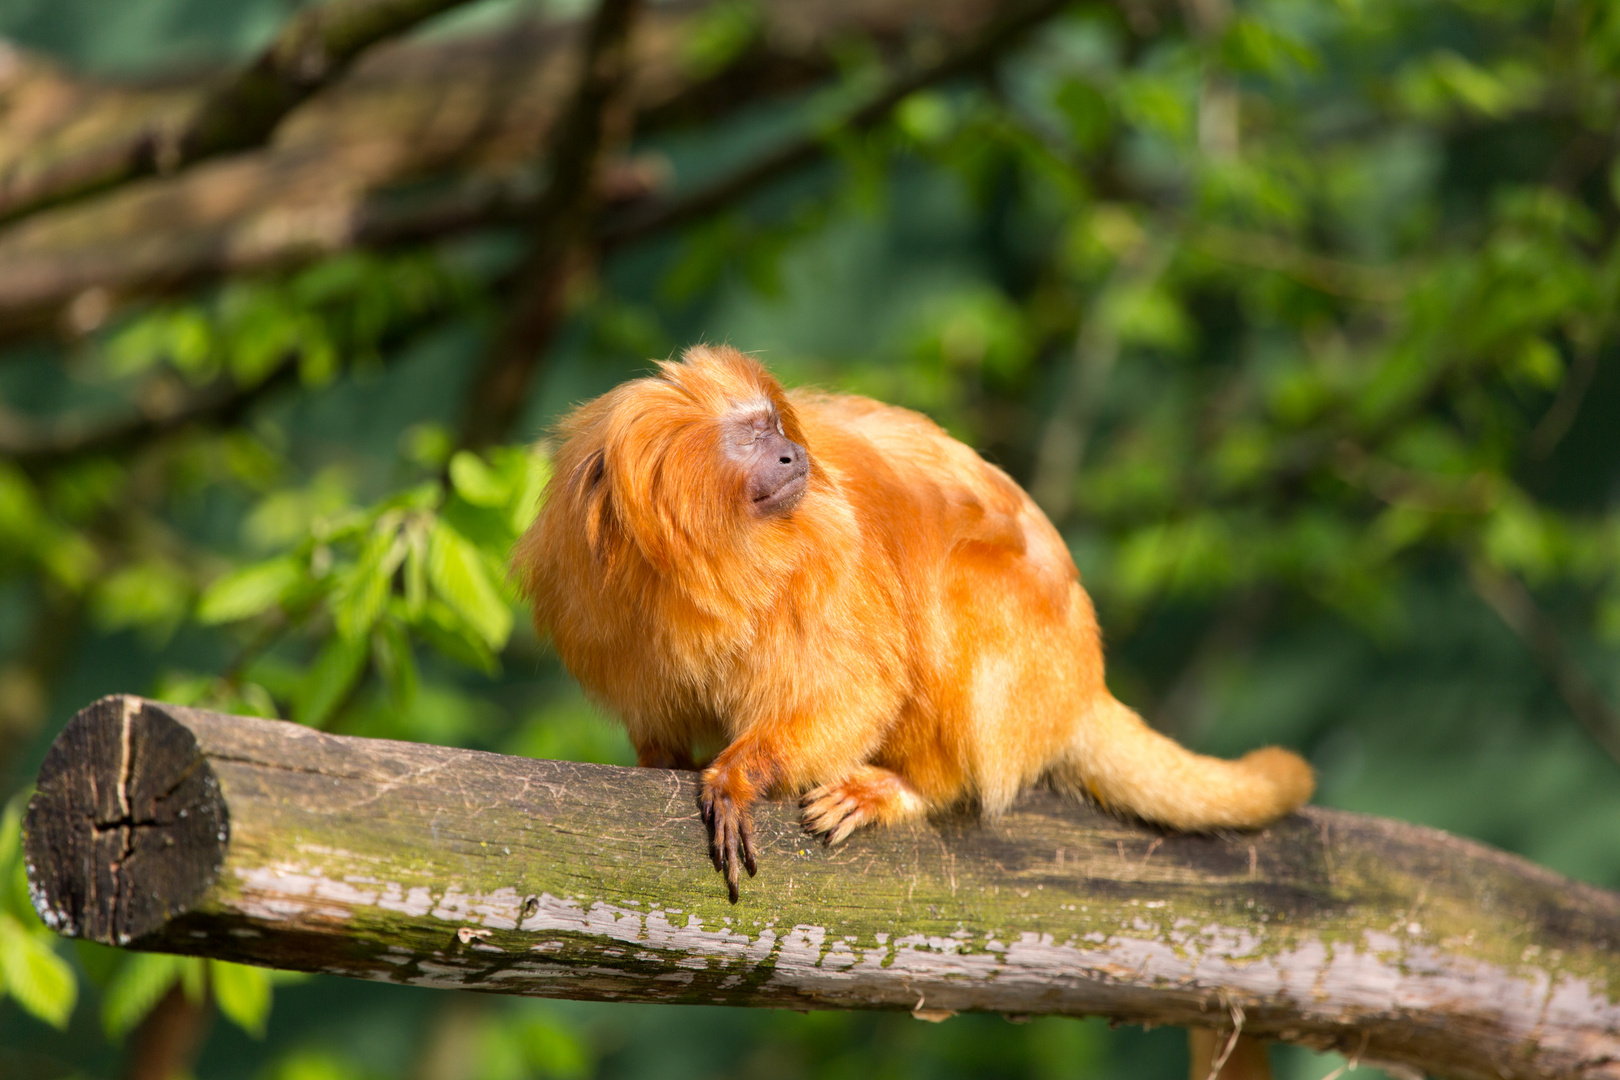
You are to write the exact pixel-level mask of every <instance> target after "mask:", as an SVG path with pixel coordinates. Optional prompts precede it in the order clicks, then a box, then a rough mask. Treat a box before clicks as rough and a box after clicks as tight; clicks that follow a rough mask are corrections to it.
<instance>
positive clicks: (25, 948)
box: [0, 913, 79, 1028]
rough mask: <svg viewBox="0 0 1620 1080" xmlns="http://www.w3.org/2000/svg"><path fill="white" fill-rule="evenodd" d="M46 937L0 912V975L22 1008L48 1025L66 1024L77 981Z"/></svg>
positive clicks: (75, 992)
mask: <svg viewBox="0 0 1620 1080" xmlns="http://www.w3.org/2000/svg"><path fill="white" fill-rule="evenodd" d="M50 940H51V938H50V936H49V935H47V934H37V935H36V934H32V933H29V931H28V929H27V928H26V927H25V926H23V924H22V923H21V922H19V921H18V920H17V919H16V918H14V917H13V916H11V915H8V914H3V913H0V979H3V980H4V982H5V988H6V990H7V991H9V992H10V994H11V996H12V997H14V998H16V999H17V1004H18V1005H21V1006H22V1007H23V1011H25V1012H27V1013H29V1014H31V1015H33V1016H35V1017H37V1018H38V1019H40V1020H43V1021H45V1022H46V1023H47V1024H50V1025H51V1026H52V1027H56V1028H66V1027H67V1022H68V1018H69V1017H70V1016H72V1015H73V1006H74V1005H75V1004H76V1003H77V1002H78V1000H79V984H78V982H77V981H76V980H75V979H74V977H73V969H72V968H71V967H69V966H68V962H67V961H66V960H63V959H62V958H61V957H60V956H57V955H56V953H54V952H52V951H51V948H50V945H48V944H47V942H48V941H50Z"/></svg>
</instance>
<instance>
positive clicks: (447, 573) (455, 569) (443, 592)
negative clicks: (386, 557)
mask: <svg viewBox="0 0 1620 1080" xmlns="http://www.w3.org/2000/svg"><path fill="white" fill-rule="evenodd" d="M427 572H428V581H429V582H430V583H431V584H432V585H433V591H434V592H435V593H437V594H438V596H439V597H440V598H441V599H443V600H444V602H445V603H446V604H448V605H449V606H450V608H451V609H452V610H454V611H455V613H456V614H457V615H459V616H460V617H461V618H462V620H463V621H465V622H466V623H467V625H468V626H470V627H472V629H473V631H474V632H475V633H477V634H478V636H479V637H480V638H481V639H482V640H483V643H484V644H486V645H487V646H489V648H490V649H492V650H499V649H501V648H502V647H503V646H505V644H506V639H507V637H508V635H510V634H511V632H512V609H511V608H510V607H508V606H507V604H506V601H505V600H504V599H502V598H501V594H500V593H499V592H498V591H497V590H496V588H495V585H494V583H492V582H491V581H490V578H489V571H488V570H487V569H486V567H485V565H484V559H483V556H482V555H480V554H479V551H478V549H477V548H476V547H474V546H473V545H472V544H471V543H469V542H468V541H467V539H466V538H465V537H463V536H462V535H461V534H460V533H458V532H456V531H455V530H454V529H452V528H451V527H450V526H449V525H446V524H445V523H444V522H443V521H438V522H435V523H434V525H433V532H432V533H431V535H430V536H429V538H428V561H427Z"/></svg>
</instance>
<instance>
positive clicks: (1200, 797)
mask: <svg viewBox="0 0 1620 1080" xmlns="http://www.w3.org/2000/svg"><path fill="white" fill-rule="evenodd" d="M1052 774H1053V779H1054V780H1056V781H1057V783H1058V784H1059V786H1063V787H1069V788H1073V789H1077V790H1080V791H1084V792H1086V793H1088V794H1090V795H1091V797H1092V798H1094V799H1096V800H1097V802H1099V803H1101V804H1102V805H1103V807H1104V808H1106V809H1108V810H1111V811H1113V812H1114V813H1118V814H1128V815H1131V816H1134V817H1139V818H1142V819H1143V820H1146V821H1153V822H1157V823H1159V824H1161V825H1168V826H1170V827H1171V828H1175V829H1183V830H1187V831H1198V830H1201V829H1220V828H1252V827H1255V826H1260V825H1266V824H1269V823H1270V822H1272V821H1275V820H1276V819H1277V818H1280V817H1282V816H1283V815H1284V814H1286V813H1288V812H1290V811H1292V810H1296V809H1298V808H1299V807H1300V806H1302V805H1304V804H1305V803H1306V802H1307V801H1308V800H1309V799H1310V797H1311V792H1312V790H1314V789H1315V787H1316V778H1315V776H1314V775H1313V774H1312V773H1311V767H1310V766H1309V765H1307V764H1305V761H1304V759H1302V758H1301V757H1300V756H1299V755H1298V754H1295V753H1292V752H1290V751H1288V750H1284V749H1282V748H1280V747H1276V746H1268V747H1266V748H1264V749H1262V750H1251V751H1250V752H1249V753H1247V754H1245V755H1243V756H1242V757H1241V758H1239V759H1238V760H1236V761H1225V760H1223V759H1221V758H1213V757H1207V756H1206V755H1204V754H1195V753H1193V752H1192V751H1191V750H1188V749H1187V748H1186V747H1184V746H1182V745H1181V744H1180V743H1178V742H1176V741H1175V740H1174V739H1171V738H1169V737H1168V736H1165V735H1161V734H1159V733H1158V732H1157V731H1154V730H1153V729H1152V728H1150V727H1148V726H1147V724H1145V723H1144V722H1143V721H1142V718H1141V717H1140V716H1138V715H1136V713H1134V712H1132V711H1131V710H1130V709H1128V708H1126V707H1125V706H1124V705H1121V704H1120V703H1119V702H1117V701H1115V700H1114V699H1113V698H1112V697H1105V698H1103V699H1102V700H1101V701H1099V702H1098V704H1097V706H1096V707H1095V708H1094V709H1092V711H1091V713H1090V715H1088V716H1087V717H1086V719H1085V720H1084V721H1083V722H1082V723H1081V724H1080V725H1079V726H1078V728H1077V730H1076V731H1075V734H1074V737H1073V738H1072V740H1071V741H1070V743H1069V749H1068V751H1067V753H1066V754H1065V755H1064V757H1063V759H1062V760H1061V761H1060V762H1059V763H1058V765H1057V766H1056V767H1055V768H1054V769H1053V770H1052Z"/></svg>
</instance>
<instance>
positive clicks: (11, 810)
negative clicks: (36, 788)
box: [0, 788, 33, 874]
mask: <svg viewBox="0 0 1620 1080" xmlns="http://www.w3.org/2000/svg"><path fill="white" fill-rule="evenodd" d="M32 794H33V789H32V788H25V789H24V790H22V791H19V792H17V793H16V794H15V795H13V796H12V797H11V798H10V799H9V800H7V802H6V808H5V811H4V812H3V813H0V874H4V873H5V872H6V871H7V870H9V869H11V865H12V862H13V861H14V860H15V859H16V858H17V853H18V852H19V851H20V850H21V849H22V819H23V811H24V810H25V809H26V808H27V806H28V799H29V796H31V795H32Z"/></svg>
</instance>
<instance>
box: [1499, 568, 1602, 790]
mask: <svg viewBox="0 0 1620 1080" xmlns="http://www.w3.org/2000/svg"><path fill="white" fill-rule="evenodd" d="M1468 576H1469V579H1470V580H1471V581H1472V582H1473V585H1474V591H1475V592H1476V593H1478V594H1479V597H1480V598H1481V599H1482V600H1484V601H1485V603H1486V604H1487V605H1489V606H1490V608H1491V610H1492V611H1494V612H1496V614H1497V616H1498V617H1499V618H1500V619H1501V620H1502V621H1503V622H1504V623H1506V624H1507V628H1508V629H1509V630H1512V631H1513V633H1514V635H1515V636H1516V637H1518V639H1519V640H1520V641H1521V642H1523V644H1524V647H1525V649H1527V650H1528V651H1529V653H1530V657H1531V659H1532V660H1534V661H1535V662H1536V666H1537V667H1539V668H1540V669H1541V673H1542V675H1544V676H1545V677H1546V679H1547V681H1548V682H1549V683H1551V684H1552V687H1553V689H1554V690H1555V691H1556V692H1557V693H1558V696H1559V697H1560V698H1562V699H1563V702H1564V706H1565V707H1566V708H1567V709H1569V711H1570V713H1571V714H1572V715H1573V716H1574V717H1575V719H1576V720H1578V721H1579V722H1580V725H1581V726H1582V727H1584V728H1585V729H1586V732H1587V734H1588V735H1591V736H1592V739H1593V741H1595V742H1596V743H1597V744H1598V745H1599V746H1600V747H1602V748H1603V751H1604V752H1605V753H1607V754H1608V755H1609V756H1610V757H1611V758H1613V759H1614V760H1615V761H1616V762H1620V715H1616V714H1615V710H1614V707H1613V706H1611V705H1610V704H1609V701H1608V699H1607V698H1606V697H1604V696H1603V691H1602V690H1600V689H1598V686H1597V684H1596V683H1594V682H1593V681H1592V677H1591V676H1590V675H1588V674H1587V673H1586V669H1585V668H1583V667H1581V665H1580V661H1578V660H1576V659H1575V657H1573V656H1571V655H1570V652H1569V650H1568V649H1567V648H1566V647H1565V646H1564V641H1563V636H1562V635H1561V634H1559V633H1558V627H1557V626H1555V625H1553V621H1552V619H1550V618H1548V617H1547V613H1546V612H1544V611H1542V610H1541V606H1540V605H1539V604H1537V603H1536V598H1535V597H1534V596H1531V595H1530V590H1529V589H1527V588H1525V587H1524V583H1523V582H1521V581H1519V579H1517V578H1515V577H1513V576H1512V575H1510V574H1505V573H1503V572H1501V571H1500V570H1497V569H1495V568H1494V567H1491V566H1489V565H1487V564H1486V563H1485V562H1484V561H1483V560H1481V559H1474V560H1472V561H1471V562H1470V563H1469V565H1468Z"/></svg>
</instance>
